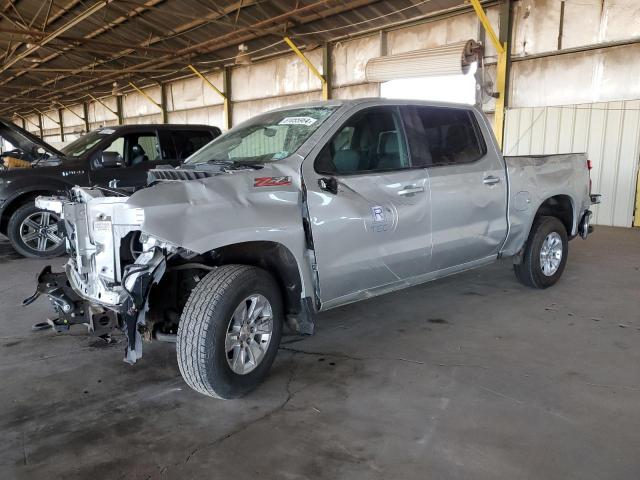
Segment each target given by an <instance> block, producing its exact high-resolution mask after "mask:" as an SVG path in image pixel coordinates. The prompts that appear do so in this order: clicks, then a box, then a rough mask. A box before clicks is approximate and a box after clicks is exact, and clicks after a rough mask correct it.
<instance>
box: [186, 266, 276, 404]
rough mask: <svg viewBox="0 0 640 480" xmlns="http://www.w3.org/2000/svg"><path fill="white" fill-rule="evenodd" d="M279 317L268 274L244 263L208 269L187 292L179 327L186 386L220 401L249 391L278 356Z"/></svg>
mask: <svg viewBox="0 0 640 480" xmlns="http://www.w3.org/2000/svg"><path fill="white" fill-rule="evenodd" d="M283 319H284V312H283V307H282V294H281V292H280V289H279V287H278V284H277V283H276V281H275V280H274V279H273V277H272V276H271V275H270V274H269V273H267V272H266V271H264V270H262V269H260V268H256V267H251V266H246V265H224V266H221V267H218V268H216V269H215V270H213V271H211V272H210V273H209V274H207V275H206V276H205V277H204V278H203V279H202V280H201V281H200V282H199V283H198V284H197V285H196V287H195V288H194V289H193V291H192V292H191V296H190V297H189V300H187V303H186V305H185V307H184V310H183V313H182V317H181V319H180V325H179V327H178V335H177V339H176V353H177V356H178V366H179V367H180V373H182V377H183V378H184V380H185V382H187V385H189V386H190V387H191V388H193V389H194V390H196V391H197V392H200V393H203V394H205V395H209V396H211V397H216V398H224V399H229V398H237V397H241V396H242V395H244V394H246V393H248V392H249V391H251V390H253V389H254V388H255V387H256V386H257V385H258V384H260V382H262V380H264V378H265V377H266V376H267V373H268V372H269V369H270V368H271V364H272V363H273V360H274V359H275V356H276V354H277V352H278V346H279V344H280V338H281V336H282V323H283Z"/></svg>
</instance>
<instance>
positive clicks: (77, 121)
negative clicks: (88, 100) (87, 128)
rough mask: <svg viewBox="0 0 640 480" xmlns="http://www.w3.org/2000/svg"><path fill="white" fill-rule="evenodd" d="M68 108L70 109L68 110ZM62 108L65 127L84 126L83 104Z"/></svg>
mask: <svg viewBox="0 0 640 480" xmlns="http://www.w3.org/2000/svg"><path fill="white" fill-rule="evenodd" d="M67 108H68V110H67ZM67 108H63V109H62V123H63V124H64V126H65V127H73V126H81V127H84V120H83V118H84V108H83V106H82V105H72V106H69V107H67ZM71 112H73V113H71Z"/></svg>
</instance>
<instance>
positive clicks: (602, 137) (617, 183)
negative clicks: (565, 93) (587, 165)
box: [504, 100, 640, 227]
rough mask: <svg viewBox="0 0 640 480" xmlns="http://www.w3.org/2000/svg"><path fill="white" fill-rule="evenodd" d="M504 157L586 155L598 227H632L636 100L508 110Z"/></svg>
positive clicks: (639, 157)
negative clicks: (590, 165)
mask: <svg viewBox="0 0 640 480" xmlns="http://www.w3.org/2000/svg"><path fill="white" fill-rule="evenodd" d="M504 151H505V154H506V155H529V154H553V153H580V152H586V153H587V155H588V158H589V159H590V160H592V162H593V170H591V179H592V181H593V191H594V193H602V194H603V202H602V204H601V205H599V206H597V207H595V208H594V213H595V216H594V221H595V223H598V224H601V225H614V226H619V227H629V226H631V224H632V221H633V220H632V217H633V207H634V201H635V192H636V176H637V172H638V165H639V163H640V100H628V101H618V102H608V103H604V102H600V103H592V104H581V105H565V106H550V107H539V108H516V109H510V110H509V111H508V112H507V118H506V123H505V148H504Z"/></svg>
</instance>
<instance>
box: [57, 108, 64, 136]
mask: <svg viewBox="0 0 640 480" xmlns="http://www.w3.org/2000/svg"><path fill="white" fill-rule="evenodd" d="M58 120H59V123H58V125H59V126H60V141H61V142H64V122H63V121H62V109H61V108H59V109H58Z"/></svg>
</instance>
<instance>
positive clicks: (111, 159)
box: [98, 152, 124, 168]
mask: <svg viewBox="0 0 640 480" xmlns="http://www.w3.org/2000/svg"><path fill="white" fill-rule="evenodd" d="M98 164H99V165H100V166H101V167H104V168H113V167H121V166H122V165H124V160H123V159H122V156H120V154H119V153H118V152H102V156H101V157H100V158H99V159H98Z"/></svg>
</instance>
